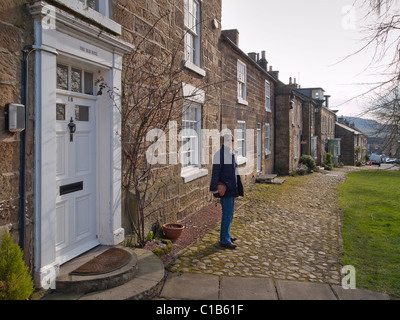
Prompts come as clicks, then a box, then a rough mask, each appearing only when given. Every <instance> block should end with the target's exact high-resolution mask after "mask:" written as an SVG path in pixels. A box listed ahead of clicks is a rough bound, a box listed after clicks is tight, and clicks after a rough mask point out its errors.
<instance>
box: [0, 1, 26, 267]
mask: <svg viewBox="0 0 400 320" xmlns="http://www.w3.org/2000/svg"><path fill="white" fill-rule="evenodd" d="M30 2H32V1H22V0H3V1H2V2H1V9H0V228H2V229H3V230H4V229H8V230H11V233H12V235H13V237H14V240H15V241H16V242H18V241H19V209H20V208H19V207H20V205H19V199H20V193H19V186H20V183H19V178H20V134H19V133H10V132H9V131H8V130H6V124H5V121H6V118H5V117H6V115H5V107H6V105H7V104H8V103H21V94H22V88H21V77H22V58H23V54H22V49H23V47H24V46H25V45H30V44H33V23H32V19H31V17H30V14H29V11H28V8H27V5H28V4H29V3H30ZM29 61H33V60H32V57H30V59H29ZM30 71H31V73H30V76H29V82H30V83H31V84H32V81H33V80H32V69H30ZM30 98H31V99H30V100H29V102H28V105H27V109H28V128H27V131H26V134H27V155H26V163H27V173H26V176H27V186H26V193H27V198H26V199H27V203H26V217H27V219H26V225H27V228H26V243H25V245H26V250H25V251H26V262H27V264H28V265H29V266H32V261H33V254H32V253H33V252H32V251H33V250H32V248H33V224H32V223H33V186H32V184H33V129H34V128H33V125H34V123H33V120H32V119H33V104H32V103H31V102H32V91H31V90H30Z"/></svg>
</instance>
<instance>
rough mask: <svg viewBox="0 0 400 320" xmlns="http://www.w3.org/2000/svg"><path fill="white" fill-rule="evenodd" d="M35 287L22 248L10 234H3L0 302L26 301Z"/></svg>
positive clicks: (0, 263) (0, 259)
mask: <svg viewBox="0 0 400 320" xmlns="http://www.w3.org/2000/svg"><path fill="white" fill-rule="evenodd" d="M33 290H34V286H33V281H32V277H31V275H30V273H29V269H28V267H27V266H26V265H25V263H24V259H23V252H22V250H21V248H20V247H19V246H18V245H17V244H14V243H13V241H12V236H11V234H10V233H9V232H5V233H4V234H3V239H2V242H1V246H0V300H26V299H28V298H29V297H30V296H31V294H32V293H33Z"/></svg>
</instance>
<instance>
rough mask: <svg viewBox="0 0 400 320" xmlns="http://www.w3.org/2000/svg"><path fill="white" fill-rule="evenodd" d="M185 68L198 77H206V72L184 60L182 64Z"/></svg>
mask: <svg viewBox="0 0 400 320" xmlns="http://www.w3.org/2000/svg"><path fill="white" fill-rule="evenodd" d="M183 63H184V66H185V68H187V69H189V70H191V71H193V72H195V73H197V74H198V75H200V76H202V77H205V76H206V71H205V70H203V69H202V68H200V67H198V66H196V65H195V64H194V63H193V62H190V61H189V60H185V61H184V62H183Z"/></svg>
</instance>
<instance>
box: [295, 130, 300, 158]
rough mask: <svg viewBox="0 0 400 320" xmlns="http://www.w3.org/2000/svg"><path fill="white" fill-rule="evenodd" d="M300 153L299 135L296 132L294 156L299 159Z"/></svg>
mask: <svg viewBox="0 0 400 320" xmlns="http://www.w3.org/2000/svg"><path fill="white" fill-rule="evenodd" d="M298 155H299V137H298V135H297V133H296V135H295V136H294V158H295V159H297V158H298Z"/></svg>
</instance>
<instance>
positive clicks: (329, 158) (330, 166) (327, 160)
mask: <svg viewBox="0 0 400 320" xmlns="http://www.w3.org/2000/svg"><path fill="white" fill-rule="evenodd" d="M323 166H324V168H325V170H332V169H333V162H332V155H331V154H330V153H325V161H324V163H323Z"/></svg>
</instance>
